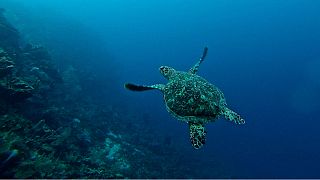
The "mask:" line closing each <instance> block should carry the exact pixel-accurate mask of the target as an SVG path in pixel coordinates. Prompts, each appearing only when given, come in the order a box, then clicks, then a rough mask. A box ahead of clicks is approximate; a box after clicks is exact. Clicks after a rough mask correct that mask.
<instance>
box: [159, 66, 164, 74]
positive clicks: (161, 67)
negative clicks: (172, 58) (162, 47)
mask: <svg viewBox="0 0 320 180" xmlns="http://www.w3.org/2000/svg"><path fill="white" fill-rule="evenodd" d="M164 69H165V67H164V66H160V68H159V71H160V73H161V74H163V70H164Z"/></svg>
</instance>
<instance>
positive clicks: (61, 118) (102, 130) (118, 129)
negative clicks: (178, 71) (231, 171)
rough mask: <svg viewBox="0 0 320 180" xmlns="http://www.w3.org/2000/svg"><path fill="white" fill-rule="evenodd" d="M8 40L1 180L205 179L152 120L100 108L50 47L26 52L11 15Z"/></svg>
mask: <svg viewBox="0 0 320 180" xmlns="http://www.w3.org/2000/svg"><path fill="white" fill-rule="evenodd" d="M0 39H1V41H0V178H193V177H200V176H197V174H196V172H193V171H191V170H190V168H189V167H187V166H186V165H183V163H181V161H180V160H181V159H183V158H184V157H183V156H182V154H183V153H181V148H180V147H177V146H174V145H173V143H171V140H170V138H163V139H164V140H163V143H165V144H166V145H165V146H162V145H161V143H158V142H155V141H154V140H155V139H161V138H160V137H156V134H155V133H151V132H152V131H154V130H153V129H151V126H150V127H149V128H147V127H146V126H145V121H144V120H143V119H145V115H144V114H139V113H138V114H137V113H136V112H128V111H125V112H123V111H124V110H121V109H120V108H117V107H116V106H114V105H112V104H108V105H104V106H101V105H100V104H99V103H95V101H94V100H93V98H92V96H90V94H85V93H84V92H83V90H82V87H81V82H80V81H81V78H79V77H78V73H79V72H77V69H75V68H73V67H72V65H70V66H69V68H67V69H65V70H64V71H63V72H60V71H59V70H58V69H57V67H56V66H55V64H54V61H53V60H52V59H51V56H50V54H49V53H48V51H47V50H46V49H45V48H44V47H43V46H41V45H32V44H29V43H27V42H24V43H23V44H26V45H24V47H21V46H20V43H19V42H20V41H21V40H20V38H19V33H18V31H17V30H16V29H15V28H14V27H13V26H12V25H11V24H10V23H9V22H8V21H7V20H6V19H5V17H4V14H3V10H0ZM88 78H90V77H88ZM146 134H148V135H146ZM164 152H166V153H164ZM215 169H218V168H217V167H215ZM215 177H223V174H220V175H217V176H215Z"/></svg>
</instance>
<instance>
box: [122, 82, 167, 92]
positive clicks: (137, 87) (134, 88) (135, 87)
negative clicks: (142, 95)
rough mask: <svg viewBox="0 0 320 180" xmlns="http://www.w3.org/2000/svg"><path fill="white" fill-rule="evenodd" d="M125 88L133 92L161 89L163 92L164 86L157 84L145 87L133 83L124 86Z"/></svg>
mask: <svg viewBox="0 0 320 180" xmlns="http://www.w3.org/2000/svg"><path fill="white" fill-rule="evenodd" d="M124 87H125V88H127V89H129V90H131V91H146V90H152V89H159V90H161V91H162V90H163V88H164V84H155V85H151V86H144V85H135V84H131V83H126V84H124Z"/></svg>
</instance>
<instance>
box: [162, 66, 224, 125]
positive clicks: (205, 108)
mask: <svg viewBox="0 0 320 180" xmlns="http://www.w3.org/2000/svg"><path fill="white" fill-rule="evenodd" d="M163 93H164V100H165V103H166V107H167V110H168V111H169V113H171V114H172V115H173V116H175V117H176V118H177V119H179V120H181V121H184V122H189V121H191V122H194V123H207V122H211V121H215V120H216V119H217V117H218V116H219V115H220V112H221V109H222V108H224V107H225V106H226V101H225V98H224V95H223V93H222V92H221V91H220V90H219V89H218V88H217V87H215V86H214V85H213V84H211V83H209V82H208V81H207V80H205V79H204V78H202V77H200V76H198V75H196V74H191V73H188V72H182V71H177V72H176V74H175V76H174V77H172V78H170V80H169V82H168V84H167V85H166V86H165V88H164V91H163Z"/></svg>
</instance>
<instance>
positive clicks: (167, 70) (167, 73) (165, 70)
mask: <svg viewBox="0 0 320 180" xmlns="http://www.w3.org/2000/svg"><path fill="white" fill-rule="evenodd" d="M159 70H160V73H161V74H162V75H163V76H164V77H165V78H167V79H170V78H171V77H172V75H173V74H174V72H175V71H176V70H174V69H173V68H172V67H169V66H161V67H160V68H159Z"/></svg>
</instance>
